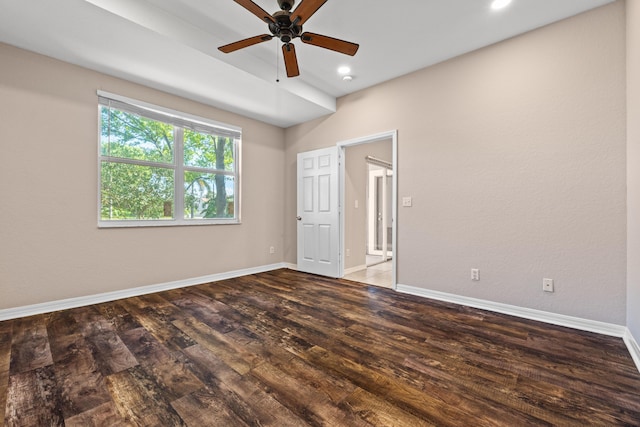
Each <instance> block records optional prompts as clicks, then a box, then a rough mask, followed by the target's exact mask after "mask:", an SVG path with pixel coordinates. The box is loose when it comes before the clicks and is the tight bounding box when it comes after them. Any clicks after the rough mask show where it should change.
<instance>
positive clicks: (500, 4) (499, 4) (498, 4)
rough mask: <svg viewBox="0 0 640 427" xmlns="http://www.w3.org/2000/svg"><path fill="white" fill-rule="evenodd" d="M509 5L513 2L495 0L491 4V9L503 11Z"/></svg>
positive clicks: (509, 0)
mask: <svg viewBox="0 0 640 427" xmlns="http://www.w3.org/2000/svg"><path fill="white" fill-rule="evenodd" d="M509 3H511V0H494V1H493V3H491V9H493V10H498V9H502V8H503V7H507V6H509Z"/></svg>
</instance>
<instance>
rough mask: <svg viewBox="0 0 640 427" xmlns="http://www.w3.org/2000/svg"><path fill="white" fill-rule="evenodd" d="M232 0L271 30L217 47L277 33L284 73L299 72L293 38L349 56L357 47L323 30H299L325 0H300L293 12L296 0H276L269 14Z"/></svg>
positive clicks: (250, 42)
mask: <svg viewBox="0 0 640 427" xmlns="http://www.w3.org/2000/svg"><path fill="white" fill-rule="evenodd" d="M234 1H235V2H236V3H238V4H239V5H240V6H242V7H244V8H245V9H247V10H248V11H249V12H251V13H253V14H254V15H256V16H257V17H258V18H260V19H261V20H262V21H264V22H266V23H267V25H268V27H269V31H270V32H271V34H262V35H259V36H254V37H249V38H248V39H244V40H239V41H237V42H234V43H230V44H227V45H224V46H220V47H219V48H218V49H219V50H220V51H221V52H224V53H231V52H235V51H236V50H239V49H243V48H245V47H249V46H253V45H255V44H258V43H262V42H266V41H269V40H271V39H272V38H274V37H277V38H278V39H280V41H281V42H282V43H283V45H282V53H283V57H284V64H285V68H286V70H287V77H296V76H298V75H300V69H299V68H298V59H297V57H296V49H295V46H294V45H293V44H292V43H291V42H292V41H293V40H294V39H296V38H300V40H302V43H306V44H310V45H313V46H318V47H322V48H324V49H329V50H332V51H335V52H339V53H343V54H345V55H350V56H353V55H355V54H356V52H357V51H358V48H359V47H360V46H359V45H358V44H357V43H351V42H348V41H344V40H340V39H336V38H333V37H329V36H323V35H322V34H315V33H310V32H302V25H303V24H304V23H305V22H306V21H307V20H308V19H309V18H311V16H312V15H313V14H314V13H316V11H317V10H318V9H320V7H321V6H322V5H323V4H325V3H326V2H327V0H302V2H300V4H299V5H298V7H297V8H296V9H295V10H294V11H293V12H292V11H291V9H293V6H294V5H295V0H278V6H280V10H279V11H277V12H275V13H274V14H272V15H270V14H269V13H267V12H266V11H265V10H264V9H262V8H261V7H260V6H258V5H257V4H255V3H254V2H253V1H251V0H234Z"/></svg>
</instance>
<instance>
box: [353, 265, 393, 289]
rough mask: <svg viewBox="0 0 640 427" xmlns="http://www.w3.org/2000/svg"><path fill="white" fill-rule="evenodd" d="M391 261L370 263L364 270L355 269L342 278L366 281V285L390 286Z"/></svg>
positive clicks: (391, 281) (391, 282) (391, 284)
mask: <svg viewBox="0 0 640 427" xmlns="http://www.w3.org/2000/svg"><path fill="white" fill-rule="evenodd" d="M391 269H392V261H391V260H389V261H387V262H383V263H380V264H376V265H372V266H371V267H367V268H366V269H364V270H360V271H356V272H354V273H351V274H347V275H345V276H344V279H347V280H352V281H354V282H360V283H366V284H368V285H374V286H381V287H385V288H391V287H392V286H393V280H392V278H391Z"/></svg>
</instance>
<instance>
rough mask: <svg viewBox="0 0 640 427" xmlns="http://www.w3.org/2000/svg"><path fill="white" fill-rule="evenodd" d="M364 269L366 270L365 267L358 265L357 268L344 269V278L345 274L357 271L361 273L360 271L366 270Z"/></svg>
mask: <svg viewBox="0 0 640 427" xmlns="http://www.w3.org/2000/svg"><path fill="white" fill-rule="evenodd" d="M366 269H367V266H366V265H365V264H363V265H358V266H355V267H351V268H345V269H344V275H345V276H346V275H347V274H351V273H355V272H357V271H362V270H366Z"/></svg>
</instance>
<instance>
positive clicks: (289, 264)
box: [282, 262, 298, 271]
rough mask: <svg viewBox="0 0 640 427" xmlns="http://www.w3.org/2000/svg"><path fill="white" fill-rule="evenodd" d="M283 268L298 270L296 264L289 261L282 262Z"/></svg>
mask: <svg viewBox="0 0 640 427" xmlns="http://www.w3.org/2000/svg"><path fill="white" fill-rule="evenodd" d="M282 265H283V267H284V268H288V269H289V270H295V271H298V264H292V263H290V262H284V263H282Z"/></svg>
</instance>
